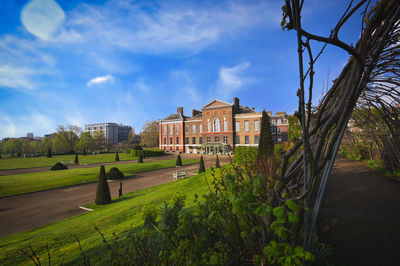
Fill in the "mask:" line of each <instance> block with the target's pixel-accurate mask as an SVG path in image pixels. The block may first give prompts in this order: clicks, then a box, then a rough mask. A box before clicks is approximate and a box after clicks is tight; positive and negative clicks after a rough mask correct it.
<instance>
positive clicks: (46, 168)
mask: <svg viewBox="0 0 400 266" xmlns="http://www.w3.org/2000/svg"><path fill="white" fill-rule="evenodd" d="M174 158H176V154H173V153H166V154H165V155H163V156H158V157H151V158H148V159H145V161H146V162H154V161H161V160H170V159H174ZM124 163H137V160H130V161H118V162H115V161H113V162H106V163H92V164H84V165H70V166H68V169H72V168H89V167H96V166H101V165H113V164H124ZM50 168H51V166H44V167H33V168H19V169H6V170H0V176H3V175H17V174H26V173H37V172H47V171H50Z"/></svg>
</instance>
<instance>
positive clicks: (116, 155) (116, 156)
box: [115, 152, 119, 162]
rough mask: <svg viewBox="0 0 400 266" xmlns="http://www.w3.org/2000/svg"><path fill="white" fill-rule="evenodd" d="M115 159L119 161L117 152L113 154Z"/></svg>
mask: <svg viewBox="0 0 400 266" xmlns="http://www.w3.org/2000/svg"><path fill="white" fill-rule="evenodd" d="M115 161H117V162H118V161H119V155H118V152H117V153H116V154H115Z"/></svg>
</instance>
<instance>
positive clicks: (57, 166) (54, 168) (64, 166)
mask: <svg viewBox="0 0 400 266" xmlns="http://www.w3.org/2000/svg"><path fill="white" fill-rule="evenodd" d="M65 169H68V167H67V166H66V165H64V164H62V163H60V162H58V163H56V164H55V165H54V166H52V167H51V168H50V171H56V170H65Z"/></svg>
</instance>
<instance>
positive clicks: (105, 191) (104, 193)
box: [95, 165, 111, 205]
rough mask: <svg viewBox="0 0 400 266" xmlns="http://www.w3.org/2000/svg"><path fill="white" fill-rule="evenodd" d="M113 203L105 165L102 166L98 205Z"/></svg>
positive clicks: (97, 193) (98, 188) (98, 186)
mask: <svg viewBox="0 0 400 266" xmlns="http://www.w3.org/2000/svg"><path fill="white" fill-rule="evenodd" d="M110 202H111V194H110V188H109V187H108V183H107V177H106V171H105V169H104V165H102V166H100V173H99V182H98V184H97V191H96V200H95V203H96V204H97V205H102V204H107V203H110Z"/></svg>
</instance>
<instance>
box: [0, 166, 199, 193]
mask: <svg viewBox="0 0 400 266" xmlns="http://www.w3.org/2000/svg"><path fill="white" fill-rule="evenodd" d="M198 161H199V160H197V159H184V160H182V162H183V164H184V165H185V164H191V163H197V162H198ZM175 163H176V160H175V159H173V160H163V161H157V162H148V163H141V164H139V163H127V164H118V165H117V167H118V169H119V170H120V171H122V172H123V173H124V175H125V176H129V175H132V174H135V173H140V172H145V171H150V170H155V169H162V168H167V167H172V166H175ZM111 167H115V165H107V166H106V171H108V170H109V169H110V168H111ZM98 173H99V167H97V166H96V167H90V168H73V169H67V170H59V171H48V172H38V173H28V174H18V175H7V176H0V197H5V196H11V195H18V194H23V193H27V192H34V191H40V190H45V189H50V188H58V187H63V186H70V185H76V184H83V183H88V182H94V181H97V175H98Z"/></svg>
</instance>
